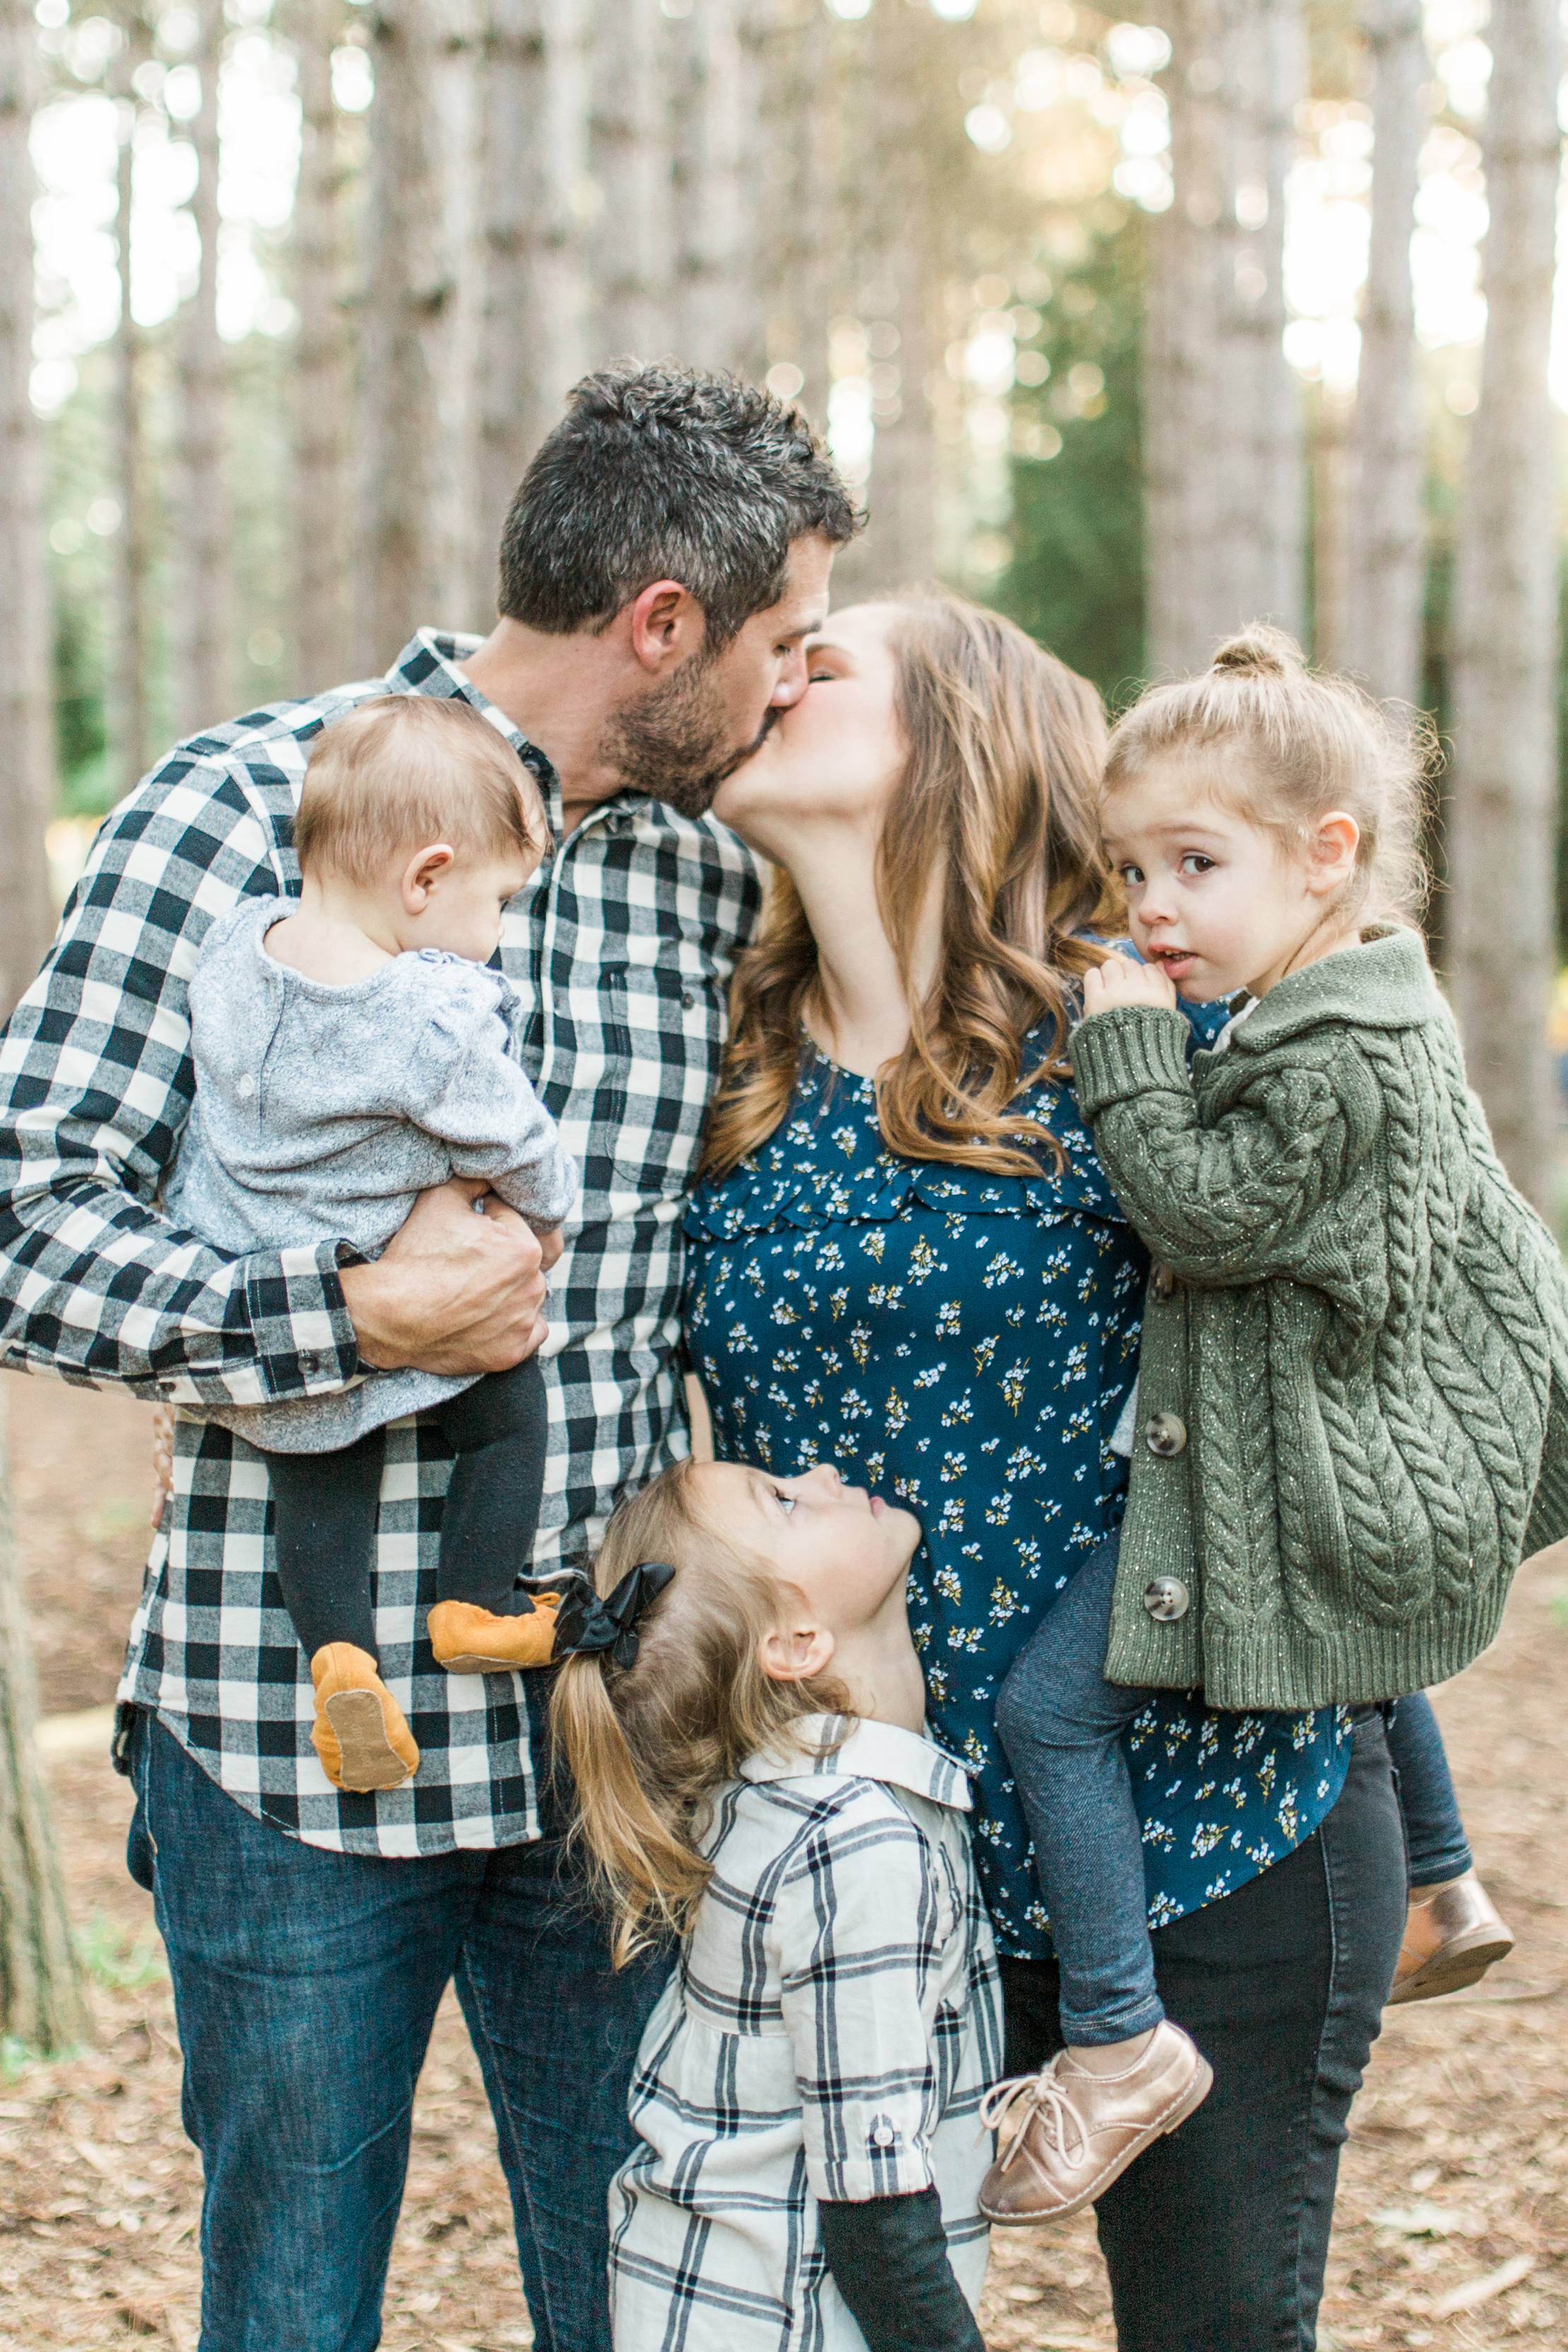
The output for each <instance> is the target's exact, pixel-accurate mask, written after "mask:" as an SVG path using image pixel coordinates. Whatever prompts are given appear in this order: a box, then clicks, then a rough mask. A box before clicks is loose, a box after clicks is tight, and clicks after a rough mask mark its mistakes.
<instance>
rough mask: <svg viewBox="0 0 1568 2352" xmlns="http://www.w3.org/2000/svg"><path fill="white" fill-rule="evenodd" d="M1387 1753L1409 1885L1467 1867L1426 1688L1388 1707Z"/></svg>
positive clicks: (1437, 1880)
mask: <svg viewBox="0 0 1568 2352" xmlns="http://www.w3.org/2000/svg"><path fill="white" fill-rule="evenodd" d="M1388 1752H1389V1754H1390V1756H1392V1758H1393V1759H1394V1773H1395V1780H1396V1785H1397V1787H1398V1790H1399V1802H1400V1805H1401V1807H1402V1808H1403V1810H1404V1814H1405V1842H1406V1846H1407V1847H1408V1849H1409V1854H1410V1884H1411V1885H1412V1886H1443V1885H1447V1883H1448V1880H1449V1879H1450V1878H1458V1877H1459V1876H1460V1874H1462V1873H1463V1872H1465V1871H1467V1870H1469V1867H1470V1861H1471V1857H1470V1846H1469V1839H1468V1838H1467V1837H1466V1835H1465V1825H1464V1822H1462V1821H1461V1820H1460V1819H1459V1806H1458V1799H1457V1797H1456V1796H1455V1794H1454V1783H1453V1781H1452V1780H1451V1779H1450V1778H1449V1774H1448V1755H1447V1753H1446V1751H1445V1749H1444V1747H1443V1735H1442V1733H1441V1731H1440V1730H1439V1729H1438V1728H1437V1717H1436V1715H1435V1714H1434V1713H1433V1711H1432V1702H1431V1700H1430V1699H1429V1698H1428V1697H1427V1694H1426V1692H1425V1691H1412V1692H1411V1694H1410V1696H1409V1697H1408V1698H1400V1699H1396V1700H1395V1702H1394V1704H1393V1706H1391V1707H1390V1708H1389V1709H1388Z"/></svg>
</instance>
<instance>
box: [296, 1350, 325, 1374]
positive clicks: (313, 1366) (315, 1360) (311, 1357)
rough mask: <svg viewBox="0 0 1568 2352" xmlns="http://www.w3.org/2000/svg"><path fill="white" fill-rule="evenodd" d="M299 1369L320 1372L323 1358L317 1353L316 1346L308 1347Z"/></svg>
mask: <svg viewBox="0 0 1568 2352" xmlns="http://www.w3.org/2000/svg"><path fill="white" fill-rule="evenodd" d="M299 1369H300V1370H301V1371H303V1372H319V1370H320V1369H321V1359H320V1357H319V1355H318V1354H317V1353H316V1350H315V1349H314V1348H307V1349H306V1350H305V1352H304V1354H303V1355H302V1356H301V1357H300V1359H299Z"/></svg>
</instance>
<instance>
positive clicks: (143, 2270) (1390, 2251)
mask: <svg viewBox="0 0 1568 2352" xmlns="http://www.w3.org/2000/svg"><path fill="white" fill-rule="evenodd" d="M0 1390H3V1391H4V1392H5V1393H4V1395H3V1397H0V1403H4V1404H5V1405H6V1406H8V1408H9V1416H10V1429H11V1452H12V1462H13V1475H14V1479H15V1485H16V1496H17V1505H18V1516H19V1519H20V1533H21V1541H22V1546H23V1558H24V1560H25V1562H26V1567H27V1570H28V1574H29V1588H30V1593H31V1599H32V1622H33V1626H34V1632H35V1636H36V1640H37V1651H38V1662H39V1674H40V1680H41V1683H42V1687H43V1692H44V1704H45V1707H46V1711H47V1713H48V1714H49V1715H50V1716H51V1717H55V1718H57V1721H56V1723H55V1724H54V1725H53V1726H52V1727H51V1728H50V1734H49V1738H50V1747H51V1752H50V1753H49V1757H48V1766H47V1769H48V1776H49V1780H50V1786H51V1790H52V1795H53V1801H54V1806H55V1819H56V1825H57V1831H58V1833H59V1840H60V1846H61V1851H62V1854H63V1858H64V1865H65V1871H66V1878H67V1885H68V1894H69V1899H70V1904H71V1907H72V1911H73V1914H74V1916H75V1920H76V1923H77V1928H78V1936H79V1937H80V1939H81V1943H82V1948H83V1951H84V1954H85V1955H86V1958H87V1960H88V1963H89V1972H90V1977H91V1982H92V2000H93V2007H94V2011H95V2013H96V2016H97V2021H98V2029H99V2042H98V2046H97V2048H96V2049H95V2050H93V2051H92V2052H90V2053H88V2054H86V2055H84V2056H82V2057H79V2058H75V2059H71V2060H69V2061H67V2062H63V2063H54V2064H45V2063H36V2062H27V2061H26V2060H23V2059H19V2058H17V2057H16V2056H13V2059H12V2062H11V2063H9V2064H8V2065H4V2066H0V2352H65V2347H72V2352H75V2347H108V2346H126V2345H128V2344H129V2343H130V2342H131V2339H133V2338H135V2337H138V2336H140V2337H141V2338H143V2339H148V2340H152V2341H158V2342H162V2343H163V2344H165V2345H172V2346H174V2347H185V2352H190V2347H193V2346H194V2344H195V2340H196V2310H197V2289H198V2257H197V2226H198V2220H199V2210H200V2195H201V2169H200V2166H199V2163H198V2160H197V2158H196V2155H195V2152H194V2150H193V2148H192V2147H190V2145H189V2143H188V2142H187V2141H186V2139H185V2137H184V2135H183V2131H182V2130H181V2127H180V2061H179V2050H178V2045H177V2042H176V2041H175V2036H174V2021H173V2011H172V2003H171V2000H170V1995H169V1986H168V1980H167V1978H166V1976H165V1975H164V1972H163V1968H162V1958H161V1955H160V1951H159V1947H158V1943H157V1938H156V1937H155V1935H154V1933H153V1930H152V1918H151V1905H150V1903H149V1901H148V1899H147V1897H146V1896H145V1895H142V1894H141V1891H140V1890H139V1889H138V1888H136V1887H134V1886H133V1885H131V1882H130V1880H129V1879H128V1878H127V1877H126V1875H125V1873H124V1867H123V1861H122V1854H123V1844H124V1835H125V1827H126V1822H127V1820H128V1817H129V1814H130V1810H131V1806H130V1795H129V1791H128V1790H127V1788H126V1784H125V1783H124V1781H122V1780H117V1779H116V1778H115V1777H114V1775H113V1774H112V1773H111V1772H110V1769H109V1766H108V1763H107V1760H106V1756H105V1745H106V1736H107V1735H106V1732H105V1731H104V1728H103V1727H102V1726H101V1725H98V1724H94V1723H93V1722H92V1721H91V1720H90V1719H89V1721H88V1722H87V1723H86V1724H85V1725H83V1724H81V1723H80V1722H79V1721H78V1723H77V1724H76V1725H74V1726H73V1725H70V1724H68V1723H66V1722H62V1721H60V1720H58V1719H59V1718H62V1717H71V1716H77V1717H79V1716H80V1714H81V1711H83V1710H87V1709H92V1708H99V1707H102V1706H106V1705H107V1703H108V1701H109V1699H110V1696H112V1692H113V1686H114V1680H115V1675H116V1673H117V1671H118V1667H119V1663H120V1646H121V1643H122V1641H123V1637H124V1630H125V1626H126V1623H127V1622H128V1620H129V1617H130V1613H131V1607H132V1604H133V1602H134V1599H135V1595H136V1591H137V1590H138V1584H139V1577H140V1564H141V1557H142V1554H143V1551H144V1549H145V1543H146V1496H147V1491H148V1487H149V1483H150V1481H149V1473H148V1459H147V1447H148V1420H149V1414H148V1412H147V1409H146V1408H145V1407H142V1406H139V1405H136V1404H134V1403H132V1402H129V1401H127V1400H125V1399H122V1398H118V1397H112V1396H99V1395H94V1394H91V1393H89V1392H85V1391H77V1390H68V1389H63V1388H60V1387H57V1386H56V1385H55V1384H54V1383H52V1382H46V1381H26V1380H19V1379H16V1377H14V1376H0ZM1565 1696H1568V1548H1562V1549H1558V1550H1557V1551H1554V1552H1552V1553H1548V1554H1543V1555H1542V1558H1541V1559H1538V1560H1536V1561H1535V1562H1533V1563H1532V1564H1531V1567H1530V1568H1529V1569H1528V1570H1526V1571H1525V1572H1524V1573H1523V1574H1522V1575H1521V1579H1520V1580H1519V1583H1518V1586H1517V1588H1516V1590H1515V1593H1514V1597H1513V1601H1512V1603H1511V1609H1510V1612H1509V1619H1508V1623H1507V1627H1506V1629H1505V1631H1504V1633H1503V1636H1502V1638H1501V1640H1500V1642H1499V1643H1498V1644H1497V1645H1496V1647H1495V1648H1494V1649H1493V1650H1492V1651H1490V1653H1489V1654H1488V1655H1487V1656H1486V1657H1485V1658H1484V1659H1482V1660H1481V1661H1480V1662H1479V1664H1477V1665H1475V1666H1474V1667H1472V1668H1471V1670H1470V1671H1469V1674H1467V1675H1462V1676H1461V1677H1460V1679H1459V1680H1458V1682H1456V1683H1453V1684H1451V1685H1448V1688H1447V1689H1446V1690H1444V1691H1443V1692H1441V1693H1440V1694H1439V1696H1438V1701H1437V1705H1438V1709H1439V1712H1440V1714H1441V1716H1442V1718H1443V1724H1444V1728H1445V1730H1446V1732H1447V1734H1448V1741H1449V1746H1450V1750H1451V1753H1452V1758H1453V1762H1454V1768H1455V1774H1456V1777H1457V1779H1458V1782H1459V1786H1460V1792H1461V1795H1462V1798H1463V1800H1464V1802H1465V1809H1466V1813H1467V1817H1468V1820H1469V1827H1470V1832H1471V1835H1472V1837H1473V1840H1474V1842H1475V1844H1476V1847H1477V1849H1478V1853H1479V1862H1480V1866H1481V1869H1482V1872H1483V1874H1484V1875H1485V1877H1486V1879H1487V1881H1488V1883H1489V1885H1490V1886H1491V1888H1492V1890H1493V1892H1494V1893H1495V1895H1497V1897H1498V1900H1499V1902H1500V1905H1501V1906H1502V1907H1503V1909H1504V1911H1505V1913H1506V1915H1507V1916H1508V1917H1509V1918H1510V1920H1511V1922H1512V1924H1513V1926H1514V1927H1515V1930H1516V1932H1517V1933H1518V1935H1519V1938H1520V1941H1519V1948H1518V1951H1517V1952H1516V1954H1515V1956H1514V1958H1513V1959H1512V1960H1511V1963H1510V1964H1509V1965H1508V1967H1506V1968H1505V1969H1500V1970H1499V1971H1497V1972H1495V1977H1494V1979H1493V1981H1492V1983H1491V1985H1490V1987H1489V1988H1488V1989H1485V1990H1480V1991H1478V1992H1477V1993H1475V1994H1473V1995H1471V1996H1469V1997H1466V1998H1462V1999H1454V2000H1446V2001H1441V2002H1435V2003H1432V2004H1429V2005H1427V2006H1423V2007H1418V2008H1415V2009H1408V2010H1396V2011H1392V2012H1391V2013H1390V2016H1389V2020H1388V2026H1387V2031H1386V2032H1385V2035H1384V2038H1383V2040H1382V2042H1381V2043H1380V2044H1379V2046H1378V2048H1377V2051H1376V2052H1375V2056H1374V2061H1373V2066H1372V2070H1371V2074H1370V2076H1369V2079H1368V2083H1367V2086H1366V2089H1365V2091H1364V2093H1363V2095H1362V2097H1361V2099H1360V2100H1359V2102H1358V2103H1357V2105H1356V2108H1355V2112H1354V2116H1353V2119H1352V2131H1351V2139H1350V2145H1349V2147H1347V2149H1346V2150H1345V2156H1344V2164H1343V2171H1342V2175H1341V2194H1340V2202H1339V2213H1338V2227H1337V2229H1336V2231H1335V2235H1334V2242H1333V2255H1332V2258H1331V2263H1330V2277H1329V2291H1328V2294H1327V2297H1326V2300H1325V2302H1324V2305H1323V2314H1322V2332H1321V2334H1320V2336H1319V2344H1320V2347H1322V2352H1334V2348H1335V2347H1352V2346H1354V2347H1361V2346H1377V2347H1403V2346H1406V2345H1408V2346H1429V2347H1435V2352H1484V2347H1492V2346H1502V2345H1509V2346H1524V2345H1530V2344H1540V2345H1543V2346H1549V2345H1551V2344H1552V2343H1553V2342H1555V2343H1557V2344H1559V2345H1563V2344H1564V2343H1568V2092H1565V2085H1564V2058H1565V2054H1568V1769H1565V1768H1568V1706H1564V1698H1565ZM982 2316H983V2319H984V2323H985V2328H986V2334H987V2337H988V2343H989V2344H990V2346H991V2347H992V2352H1026V2347H1027V2352H1053V2347H1060V2352H1113V2331H1112V2327H1111V2323H1110V2315H1109V2305H1108V2299H1107V2296H1106V2292H1105V2284H1104V2274H1103V2269H1102V2267H1101V2264H1100V2261H1099V2257H1098V2255H1097V2252H1096V2251H1095V2245H1094V2238H1093V2231H1092V2223H1091V2222H1090V2221H1087V2220H1085V2221H1083V2222H1082V2223H1080V2224H1078V2225H1077V2226H1075V2227H1073V2228H1071V2229H1070V2230H1064V2231H1058V2232H1053V2233H1052V2234H1051V2235H1050V2236H1049V2237H1047V2236H1046V2235H1044V2234H1041V2235H1040V2236H1036V2235H1035V2234H1034V2233H1032V2232H1019V2234H1018V2235H1016V2236H1010V2237H1009V2236H1005V2235H1004V2236H1001V2237H999V2238H998V2243H997V2248H996V2252H995V2255H994V2258H993V2262H992V2266H991V2277H990V2285H989V2289H988V2296H987V2302H986V2306H985V2310H984V2313H983V2315H982ZM530 2340H531V2339H530V2332H529V2328H528V2315H527V2313H526V2311H525V2309H524V2306H523V2301H522V2296H521V2294H520V2291H519V2288H518V2284H517V2259H516V2252H515V2249H514V2246H513V2242H512V2235H511V2222H510V2216H509V2213H508V2210H507V2197H506V2191H505V2189H504V2186H503V2184H502V2179H501V2174H500V2170H499V2168H498V2166H497V2160H496V2148H495V2138H494V2134H493V2132H492V2129H491V2126H490V2119H489V2115H488V2112H487V2110H486V2105H485V2100H484V2095H483V2093H482V2091H481V2088H480V2084H479V2077H478V2071H477V2068H476V2064H475V2062H474V2058H473V2054H472V2053H471V2051H470V2049H469V2047H468V2043H467V2040H466V2038H465V2034H464V2031H463V2027H462V2023H461V2021H460V2019H459V2017H458V2015H457V2012H456V2010H455V2005H454V2003H453V2002H452V2000H451V1999H450V1996H449V1997H448V2000H447V2002H446V2004H445V2006H444V2009H443V2011H442V2014H441V2017H440V2021H439V2022H438V2024H437V2027H436V2032H435V2038H434V2043H433V2046H432V2049H431V2052H430V2056H429V2059H428V2061H427V2063H426V2065H425V2069H424V2074H423V2078H422V2080H421V2084H420V2089H419V2098H418V2105H417V2109H416V2114H415V2121H414V2138H413V2164H412V2168H411V2172H410V2178H409V2186H408V2195H407V2199H406V2201H405V2203H404V2207H403V2213H402V2223H401V2226H400V2228H399V2231H398V2236H397V2243H396V2249H395V2252H394V2254H393V2258H392V2274H391V2278H390V2280H389V2283H388V2289H387V2297H386V2334H385V2343H386V2345H387V2347H390V2352H416V2347H419V2348H420V2352H502V2347H508V2352H509V2347H518V2346H523V2345H526V2344H528V2342H529V2341H530Z"/></svg>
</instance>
